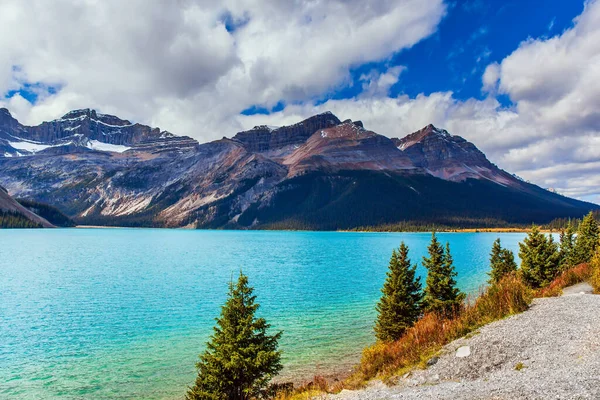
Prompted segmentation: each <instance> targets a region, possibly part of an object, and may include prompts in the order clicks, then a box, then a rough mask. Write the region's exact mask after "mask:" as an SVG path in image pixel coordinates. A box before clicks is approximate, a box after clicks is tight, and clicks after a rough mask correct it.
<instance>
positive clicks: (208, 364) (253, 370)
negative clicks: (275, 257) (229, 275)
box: [186, 272, 282, 400]
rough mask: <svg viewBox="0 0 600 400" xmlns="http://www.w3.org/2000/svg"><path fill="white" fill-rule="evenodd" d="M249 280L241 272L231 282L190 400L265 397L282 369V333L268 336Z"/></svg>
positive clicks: (189, 391)
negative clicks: (235, 280) (263, 393)
mask: <svg viewBox="0 0 600 400" xmlns="http://www.w3.org/2000/svg"><path fill="white" fill-rule="evenodd" d="M252 293H253V288H252V287H250V286H249V285H248V277H247V276H246V275H244V274H242V273H241V272H240V276H239V278H238V281H237V283H235V284H234V283H233V282H230V284H229V296H228V298H227V301H226V302H225V305H223V307H222V308H221V315H220V317H219V318H217V320H216V321H217V325H216V326H215V327H214V328H213V329H214V333H213V335H212V336H211V338H210V341H209V342H208V343H207V348H206V351H205V352H204V353H203V354H202V355H200V361H199V362H198V363H197V365H196V366H197V368H198V376H197V378H196V383H195V385H194V386H193V387H191V388H189V390H188V392H187V394H186V399H188V400H205V399H208V400H248V399H252V398H257V397H260V396H261V393H262V392H263V391H264V389H265V388H266V387H267V385H268V384H269V381H270V380H271V379H272V378H273V377H274V376H275V375H277V373H279V371H280V370H281V368H282V365H281V352H279V351H278V350H277V345H278V340H279V338H280V337H281V334H282V333H281V332H278V333H276V334H274V335H268V334H267V330H268V329H269V327H270V325H269V324H267V322H266V321H265V320H264V319H263V318H256V317H255V313H256V310H257V309H258V307H259V305H258V303H256V302H255V300H256V296H254V295H253V294H252Z"/></svg>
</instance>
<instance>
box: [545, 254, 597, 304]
mask: <svg viewBox="0 0 600 400" xmlns="http://www.w3.org/2000/svg"><path fill="white" fill-rule="evenodd" d="M599 261H600V260H599ZM591 275H592V268H591V266H590V264H587V263H586V264H579V265H577V266H575V267H573V268H570V269H568V270H566V271H564V272H562V273H561V274H560V275H559V276H558V277H556V278H555V279H554V280H553V281H552V282H551V283H550V284H549V285H548V286H546V287H544V288H541V289H538V290H537V292H536V293H535V297H556V296H560V295H561V294H562V291H563V289H564V288H566V287H569V286H572V285H575V284H577V283H580V282H584V281H587V280H589V279H590V277H591Z"/></svg>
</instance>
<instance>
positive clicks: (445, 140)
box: [392, 125, 518, 185]
mask: <svg viewBox="0 0 600 400" xmlns="http://www.w3.org/2000/svg"><path fill="white" fill-rule="evenodd" d="M392 140H393V141H394V143H395V145H396V146H397V147H398V149H400V150H402V152H403V153H404V154H405V155H406V156H407V157H409V158H410V159H411V161H412V162H413V164H414V165H415V166H416V167H419V168H424V169H426V170H427V172H428V173H430V174H432V175H434V176H436V177H438V178H442V179H445V180H451V181H464V180H465V179H468V178H472V179H482V178H485V179H491V180H494V181H496V182H498V183H501V184H507V185H514V184H517V183H518V182H517V181H516V180H515V179H514V178H513V177H512V176H510V175H509V174H506V172H504V171H502V170H500V169H499V168H498V167H496V166H495V165H494V164H492V163H491V162H490V161H489V160H488V159H487V158H486V156H485V154H483V153H482V152H481V151H480V150H479V149H478V148H477V147H475V145H474V144H473V143H471V142H468V141H467V140H465V139H463V138H462V137H460V136H453V135H451V134H450V133H448V131H446V130H444V129H438V128H436V127H435V126H433V125H427V126H426V127H425V128H423V129H421V130H419V131H417V132H414V133H411V134H410V135H408V136H406V137H404V138H402V139H397V138H395V139H392Z"/></svg>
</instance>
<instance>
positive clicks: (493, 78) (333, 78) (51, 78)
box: [0, 0, 600, 202]
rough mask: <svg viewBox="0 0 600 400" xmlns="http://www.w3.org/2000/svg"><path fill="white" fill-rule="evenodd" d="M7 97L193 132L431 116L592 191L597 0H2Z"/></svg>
mask: <svg viewBox="0 0 600 400" xmlns="http://www.w3.org/2000/svg"><path fill="white" fill-rule="evenodd" d="M0 46H1V48H2V51H1V52H0V92H1V93H2V94H3V96H0V107H7V108H8V109H9V110H10V111H11V113H12V114H13V115H14V116H15V117H17V118H18V119H19V120H20V121H21V122H22V123H26V124H29V125H35V124H38V123H40V122H42V121H45V120H52V119H55V118H59V117H60V116H61V115H63V114H65V113H66V112H68V111H69V110H72V109H79V108H94V109H96V110H98V111H99V112H103V113H109V114H114V115H117V116H119V117H121V118H124V119H129V120H131V121H136V122H140V123H144V124H148V125H151V126H158V127H160V128H161V129H166V130H168V131H170V132H173V133H175V134H180V135H188V136H192V137H194V138H196V139H198V140H199V141H201V142H205V141H210V140H214V139H219V138H221V137H223V136H227V137H231V136H233V135H234V134H235V133H236V132H238V131H240V130H243V129H249V128H251V127H253V126H255V125H263V124H265V125H285V124H291V123H295V122H298V121H299V120H301V119H303V118H307V117H309V116H311V115H314V114H316V113H320V112H324V111H332V112H334V113H335V114H336V115H337V116H338V117H339V118H340V119H342V120H344V119H347V118H350V119H353V120H362V121H363V122H364V124H365V126H366V128H368V129H371V130H374V131H375V132H378V133H380V134H383V135H386V136H388V137H402V136H405V135H407V134H409V133H411V132H413V131H416V130H418V129H420V128H422V127H424V126H425V125H427V124H429V123H433V124H434V125H436V126H438V127H440V128H444V129H447V130H448V131H449V132H451V133H452V134H455V135H460V136H463V137H464V138H466V139H467V140H469V141H471V142H473V143H475V145H476V146H478V147H479V148H480V149H481V150H482V151H484V152H485V153H486V155H487V156H488V158H489V159H490V160H491V161H492V162H494V163H496V164H497V165H499V166H500V167H501V168H504V169H506V170H507V171H509V172H511V173H516V174H517V175H519V176H521V177H523V178H524V179H527V180H530V181H531V182H533V183H536V184H538V185H540V186H542V187H546V188H549V187H551V188H553V189H555V190H557V191H558V192H559V193H562V194H564V195H567V196H571V197H576V198H579V199H583V200H589V201H594V202H600V173H598V172H600V0H593V1H592V0H590V1H583V0H454V1H453V0H428V1H423V0H371V1H364V0H329V1H326V0H290V1H281V0H222V1H209V0H156V1H153V2H148V1H146V0H128V1H121V0H51V1H48V0H30V1H27V2H24V1H22V0H0Z"/></svg>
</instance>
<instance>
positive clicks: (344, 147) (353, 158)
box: [283, 120, 414, 176]
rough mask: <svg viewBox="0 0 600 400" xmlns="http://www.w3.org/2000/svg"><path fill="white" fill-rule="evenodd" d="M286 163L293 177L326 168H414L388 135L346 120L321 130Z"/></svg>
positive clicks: (397, 169)
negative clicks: (379, 133)
mask: <svg viewBox="0 0 600 400" xmlns="http://www.w3.org/2000/svg"><path fill="white" fill-rule="evenodd" d="M283 163H284V164H285V165H288V166H289V168H290V176H294V175H300V174H305V173H308V172H311V171H317V170H326V171H329V172H334V171H342V170H375V171H378V170H388V171H403V170H411V169H414V166H413V164H412V162H411V160H410V159H409V158H408V157H407V156H406V155H404V154H403V153H402V152H401V151H399V150H398V149H397V148H396V146H395V145H394V142H393V141H392V140H390V139H388V138H387V137H385V136H382V135H378V134H377V133H375V132H373V131H369V130H366V129H364V127H363V125H362V123H361V122H360V121H359V122H352V121H350V120H346V121H344V122H343V123H341V124H339V125H336V126H334V127H330V128H326V129H319V130H318V131H316V132H315V133H314V134H313V135H312V136H311V137H310V138H309V139H308V140H307V141H306V143H304V144H303V145H302V146H299V147H298V148H297V149H296V150H295V151H294V152H293V153H292V154H290V155H289V156H287V157H286V158H285V159H284V161H283Z"/></svg>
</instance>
